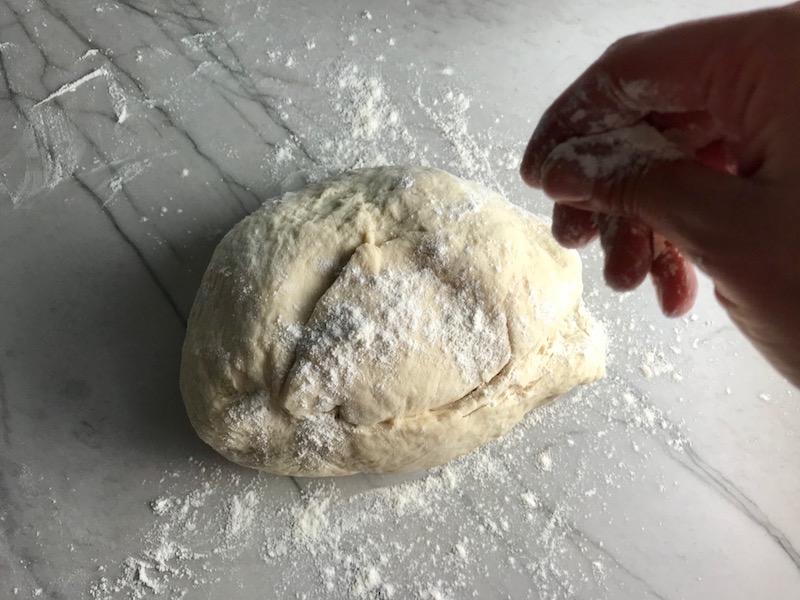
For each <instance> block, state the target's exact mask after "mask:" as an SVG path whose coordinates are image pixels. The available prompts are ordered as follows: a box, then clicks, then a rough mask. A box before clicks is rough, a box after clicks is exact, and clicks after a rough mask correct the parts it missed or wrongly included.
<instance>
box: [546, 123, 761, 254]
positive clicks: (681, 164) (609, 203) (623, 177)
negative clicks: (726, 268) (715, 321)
mask: <svg viewBox="0 0 800 600" xmlns="http://www.w3.org/2000/svg"><path fill="white" fill-rule="evenodd" d="M668 148H669V147H668ZM675 150H676V149H675V148H674V147H671V150H669V151H668V152H667V151H664V149H663V148H662V149H660V150H657V149H654V148H652V147H636V146H632V145H630V144H621V143H620V142H619V139H608V138H607V137H606V136H591V137H587V138H574V139H572V140H568V141H567V142H564V143H563V144H561V145H560V146H557V147H556V148H555V149H554V150H553V151H552V152H551V153H550V156H548V158H547V159H546V160H545V162H544V164H543V165H542V169H541V181H542V188H543V189H544V191H545V193H546V194H547V195H548V196H551V197H552V198H554V199H555V201H556V202H558V203H562V204H568V205H571V206H574V207H576V208H578V207H579V208H581V209H584V210H591V211H595V212H599V213H605V214H612V215H621V216H625V217H627V218H629V219H634V220H638V221H641V222H643V223H644V224H646V225H648V226H649V227H650V228H652V229H653V230H654V231H656V232H658V233H660V234H661V235H663V236H664V237H666V238H668V239H669V240H671V241H672V242H673V243H674V244H676V245H677V246H678V247H680V248H681V249H682V250H683V251H684V252H685V253H686V254H688V255H689V256H690V257H692V258H693V260H695V262H698V264H699V265H700V266H703V267H706V266H710V265H706V264H705V263H706V262H707V261H708V260H709V259H710V260H712V262H713V259H714V258H715V257H724V256H725V254H726V253H727V252H728V251H729V250H731V249H733V248H737V247H739V246H741V244H742V235H743V232H744V231H746V230H747V227H748V224H749V223H752V216H753V210H758V205H759V203H758V202H756V200H757V198H758V196H760V195H761V191H760V189H759V186H758V185H757V184H756V183H754V182H753V181H751V180H748V179H744V178H741V177H737V176H734V175H730V174H727V173H723V172H720V171H716V170H713V169H711V168H708V167H706V166H704V165H702V164H700V163H698V162H696V161H694V160H692V159H690V158H687V157H686V156H685V155H682V154H680V153H677V152H676V151H675Z"/></svg>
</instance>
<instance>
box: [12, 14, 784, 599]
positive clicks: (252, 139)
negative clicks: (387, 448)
mask: <svg viewBox="0 0 800 600" xmlns="http://www.w3.org/2000/svg"><path fill="white" fill-rule="evenodd" d="M754 6H755V3H754V2H745V1H741V2H739V1H734V2H721V1H717V0H701V1H699V2H692V3H690V2H675V3H667V4H666V5H665V3H663V2H654V1H647V2H633V1H627V0H626V1H625V2H617V3H613V2H608V1H603V2H595V1H588V0H564V1H563V2H558V3H553V2H543V1H539V2H530V1H521V0H520V1H513V0H496V1H494V2H481V1H478V0H447V1H440V2H425V1H417V0H409V1H408V2H393V3H389V2H384V3H378V2H368V1H366V0H354V1H352V2H347V3H344V2H333V1H322V2H315V1H313V0H294V1H291V2H290V1H288V0H272V1H271V2H270V1H259V0H112V1H101V2H88V1H74V0H0V72H2V79H0V132H2V138H0V139H2V141H3V143H2V147H0V598H4V599H5V598H16V597H19V598H32V597H41V598H69V599H72V598H92V599H93V600H98V599H101V598H148V597H165V598H179V597H185V598H200V599H205V598H209V599H210V598H242V599H250V598H272V597H292V598H351V597H353V598H357V597H364V598H392V597H393V598H434V599H444V598H470V597H477V598H507V597H508V598H669V599H673V598H674V599H678V598H703V599H705V598H728V599H734V598H758V597H769V598H776V599H777V598H797V597H800V503H799V502H798V501H797V498H798V494H799V493H800V438H798V433H799V432H800V398H798V393H797V391H793V390H792V388H791V386H790V385H789V384H788V383H787V382H786V381H784V380H783V379H781V378H780V377H779V376H777V375H776V374H774V373H773V372H772V371H771V369H770V368H769V367H768V366H767V365H766V364H765V363H764V361H763V360H762V359H761V358H760V357H759V356H758V355H757V354H756V353H755V352H754V351H753V350H752V349H751V348H750V347H749V346H748V345H747V343H746V342H745V341H744V340H743V338H742V337H741V335H740V334H739V333H738V332H737V331H736V330H735V329H734V328H733V327H732V326H731V324H730V323H729V321H728V320H727V318H726V317H725V315H724V314H723V312H722V311H721V310H720V309H719V308H718V307H717V306H716V304H715V303H714V301H713V297H712V293H711V290H710V287H709V285H708V284H707V282H702V286H701V288H702V289H701V295H700V300H699V302H698V305H697V307H696V309H695V311H694V312H693V313H692V314H691V315H690V316H689V317H687V318H684V319H680V320H677V321H667V320H665V319H664V318H662V317H661V316H660V315H659V314H658V311H657V308H656V306H655V301H654V299H653V298H652V294H651V291H650V290H649V289H643V290H641V291H638V292H636V293H634V294H629V295H625V296H617V295H615V294H613V293H611V292H609V291H608V290H606V289H605V288H604V286H603V285H602V281H601V278H600V276H599V273H600V270H599V257H598V252H597V249H596V248H594V249H590V250H587V251H586V252H584V258H585V268H586V274H585V278H586V287H587V301H588V303H589V305H590V307H591V308H592V310H593V311H594V312H595V313H596V314H597V315H599V316H600V317H601V318H602V319H603V320H604V321H605V322H606V323H607V324H608V328H609V331H610V332H611V336H612V343H611V356H610V363H609V369H608V376H607V377H606V378H605V379H604V380H603V381H601V382H599V383H597V384H595V385H593V386H591V387H588V388H586V389H583V390H580V391H578V392H575V393H573V394H571V395H569V396H567V397H565V398H562V399H560V400H559V401H558V402H556V403H554V404H553V405H551V406H550V407H549V408H547V409H546V410H544V411H541V412H539V413H537V414H535V415H533V416H532V417H531V418H529V419H528V420H527V421H526V422H525V423H524V424H523V425H521V426H520V427H518V428H517V429H516V430H514V432H513V433H512V434H511V435H510V436H509V437H508V438H506V439H504V440H503V441H500V442H498V443H495V444H492V445H490V446H489V447H487V448H485V449H483V450H481V451H479V452H476V453H474V454H472V455H470V456H468V457H466V458H464V459H462V460H460V461H457V462H456V463H455V464H453V465H449V466H447V467H444V468H440V469H437V470H434V471H432V472H430V473H417V474H412V475H408V476H403V477H398V476H384V477H377V476H359V477H349V478H342V479H335V480H329V481H319V480H316V481H315V480H302V479H297V480H293V479H289V478H279V477H271V476H268V475H261V474H257V473H255V472H251V471H248V470H246V469H243V468H239V467H237V466H235V465H232V464H230V463H227V462H226V461H225V460H224V459H222V458H220V457H218V456H217V455H216V454H215V453H214V452H213V451H212V450H211V449H209V448H208V447H206V446H205V445H204V444H203V443H202V442H201V441H200V440H199V439H198V438H197V437H196V436H195V435H194V433H193V431H192V429H191V427H190V425H189V423H188V420H187V418H186V416H185V413H184V410H183V406H182V403H181V399H180V395H179V391H178V386H177V379H178V367H179V358H180V348H181V343H182V340H183V336H184V331H185V329H184V328H185V323H186V317H187V314H188V311H189V309H190V307H191V303H192V300H193V296H194V293H195V291H196V289H197V286H198V283H199V278H200V276H201V275H202V272H203V269H204V268H205V265H206V264H207V262H208V259H209V257H210V254H211V252H212V250H213V248H214V246H215V244H216V243H217V242H218V241H219V239H220V238H221V236H222V235H223V234H224V233H225V231H227V229H228V228H229V227H230V226H231V225H232V224H233V223H235V222H236V221H238V220H239V219H241V218H242V217H243V216H244V215H246V214H248V213H249V212H251V211H253V210H254V209H255V208H256V207H258V206H259V204H260V203H261V202H262V201H263V200H264V199H266V198H268V197H271V196H274V195H275V194H277V193H280V192H281V191H284V190H290V189H294V188H297V187H299V186H301V185H303V184H304V183H305V182H307V181H309V180H316V179H320V178H322V177H324V176H325V175H327V174H330V173H335V172H338V171H340V170H342V169H345V168H350V167H354V166H360V165H370V164H380V163H420V164H430V165H433V166H437V167H441V168H444V169H447V170H450V171H452V172H454V173H456V174H459V175H463V176H466V177H470V178H473V179H478V180H480V181H483V182H484V183H486V184H487V185H490V186H492V187H494V188H497V189H500V190H502V191H504V192H505V193H506V194H507V195H508V196H509V197H510V198H511V199H512V200H513V201H514V202H517V203H519V204H522V205H525V206H527V207H528V208H530V209H532V210H534V211H536V212H540V213H543V214H544V213H547V211H548V207H549V203H548V201H547V200H546V199H544V198H543V197H542V196H541V195H540V194H539V193H538V192H533V191H531V190H528V189H526V188H525V187H524V186H523V185H522V184H521V183H520V182H519V181H518V178H517V175H516V167H517V163H518V159H519V157H520V155H521V151H522V149H523V148H524V144H525V142H526V141H527V137H528V136H529V134H530V132H531V130H532V128H533V126H534V125H535V122H536V120H537V117H538V116H539V115H540V114H541V112H542V110H543V109H544V108H545V107H546V106H547V104H548V103H549V101H551V100H552V98H553V97H554V96H555V95H556V94H557V93H558V92H559V90H560V89H562V88H563V87H564V86H565V85H566V84H567V83H569V82H570V81H571V80H572V79H573V78H574V77H575V76H576V75H577V74H578V73H579V72H580V71H581V70H582V69H583V68H584V67H585V66H586V65H587V64H588V63H589V62H590V61H591V60H592V59H593V58H594V57H595V56H596V55H597V54H599V53H600V52H601V51H602V50H603V49H604V48H605V47H606V45H607V44H609V43H610V42H612V41H613V40H614V39H616V38H617V37H619V36H621V35H623V34H626V33H631V32H634V31H638V30H642V29H647V28H652V27H657V26H661V25H664V24H666V23H669V22H675V21H679V20H684V19H689V18H694V17H699V16H703V15H710V14H715V13H718V12H721V11H729V10H737V9H744V8H748V7H754ZM644 287H645V288H646V287H647V286H644Z"/></svg>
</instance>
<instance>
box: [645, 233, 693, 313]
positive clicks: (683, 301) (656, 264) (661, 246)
mask: <svg viewBox="0 0 800 600" xmlns="http://www.w3.org/2000/svg"><path fill="white" fill-rule="evenodd" d="M653 247H654V256H653V266H652V268H651V270H650V274H651V276H652V279H653V284H654V285H655V288H656V296H657V297H658V303H659V305H660V306H661V311H662V312H663V313H664V314H665V315H667V316H668V317H680V316H681V315H684V314H686V313H687V312H688V311H689V309H690V308H692V305H693V304H694V301H695V298H696V297H697V275H696V274H695V271H694V267H692V265H691V263H689V261H688V260H687V259H686V257H684V256H683V254H681V252H680V250H678V249H677V248H676V247H675V246H674V245H673V244H672V243H671V242H670V241H669V240H667V239H665V238H664V237H662V236H660V235H657V234H656V235H655V236H654V239H653Z"/></svg>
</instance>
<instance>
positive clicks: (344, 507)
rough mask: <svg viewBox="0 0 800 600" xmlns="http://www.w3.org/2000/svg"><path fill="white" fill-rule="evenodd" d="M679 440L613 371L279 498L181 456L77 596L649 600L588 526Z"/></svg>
mask: <svg viewBox="0 0 800 600" xmlns="http://www.w3.org/2000/svg"><path fill="white" fill-rule="evenodd" d="M620 433H622V434H623V435H620ZM619 439H626V440H628V442H627V443H629V444H631V445H632V447H633V449H634V453H633V454H631V453H630V452H628V451H627V450H629V449H628V448H620V447H619V445H618V444H619V442H618V441H614V440H619ZM685 445H686V440H685V437H684V432H683V427H682V426H681V425H680V424H679V423H676V422H675V421H674V420H673V419H672V418H671V417H670V415H669V414H666V413H664V412H663V411H661V410H660V409H659V408H657V407H656V406H654V405H653V404H651V403H650V402H649V401H648V400H647V398H646V397H645V396H643V395H641V394H640V393H639V392H637V391H636V390H634V389H630V388H628V387H627V386H626V384H625V383H624V380H623V379H621V378H618V377H614V376H612V377H610V378H609V379H608V380H606V381H603V382H601V383H599V384H596V385H595V386H593V387H591V388H587V389H584V390H581V391H579V392H578V393H573V394H572V395H571V396H570V397H568V398H565V399H563V400H562V401H560V402H559V403H555V404H552V405H548V406H547V407H545V408H544V409H542V410H540V411H538V412H534V413H532V414H530V415H529V416H528V417H527V418H526V419H525V420H524V421H523V422H522V424H521V425H520V426H518V427H517V428H516V429H514V430H513V431H512V432H511V433H510V434H509V435H508V436H507V437H506V438H503V439H501V440H498V441H496V442H493V443H491V444H489V445H488V446H485V447H483V448H481V449H479V450H477V451H476V452H474V453H473V454H470V455H467V456H465V457H462V458H460V459H457V460H455V461H453V462H451V463H449V464H447V465H445V466H442V467H438V468H436V469H433V470H431V471H429V472H427V473H422V474H419V473H418V474H412V475H402V476H400V475H395V476H386V475H360V476H353V477H348V478H344V479H337V480H305V481H303V480H298V489H297V493H296V494H295V496H294V498H293V499H286V497H285V495H281V494H276V493H274V491H273V488H274V487H275V485H276V483H277V480H276V478H274V477H272V476H269V475H265V474H260V473H253V472H248V471H244V470H236V471H232V469H231V467H229V466H227V465H224V464H219V463H216V464H208V463H207V462H204V461H199V460H190V461H189V463H186V464H183V465H178V466H176V467H175V469H176V471H175V472H173V473H167V474H165V477H164V479H163V480H162V482H163V493H162V495H160V496H159V497H157V498H153V499H152V502H151V505H150V506H151V510H152V514H153V519H154V522H153V526H152V527H151V528H150V529H149V530H148V531H145V532H144V533H143V534H142V538H141V545H142V550H141V552H140V553H138V554H136V555H132V556H130V557H129V558H128V559H127V560H126V561H125V562H124V563H123V564H121V565H117V566H114V565H104V566H103V567H102V576H100V577H98V579H97V580H96V581H95V582H94V584H93V585H92V588H91V595H92V598H93V599H94V600H111V599H118V598H119V599H121V598H129V597H133V598H149V597H160V598H183V597H192V595H193V594H194V593H202V594H203V595H204V597H206V596H207V597H221V596H222V595H224V593H225V592H226V591H227V590H232V589H235V586H236V574H237V572H238V571H239V570H240V569H247V571H248V572H250V573H251V574H252V573H261V575H260V576H259V577H257V580H261V581H262V582H263V584H264V585H265V586H267V585H269V586H273V587H272V588H271V589H272V590H273V592H274V594H275V595H276V596H277V597H296V598H305V599H309V600H311V599H314V598H320V597H326V598H367V599H376V600H377V599H386V598H419V599H456V598H467V597H477V598H480V597H487V594H494V595H495V596H496V595H497V590H496V589H495V587H496V577H497V575H498V573H501V574H502V576H503V580H508V581H516V582H517V583H518V584H519V586H521V588H518V589H527V590H528V593H527V596H526V597H531V598H541V599H549V598H553V599H557V598H570V597H597V598H613V597H618V595H619V594H621V593H623V594H625V595H626V596H628V597H644V596H647V595H648V594H649V595H652V596H653V597H659V595H660V594H659V591H658V590H657V589H653V588H651V587H650V586H649V584H647V583H645V582H644V581H643V580H642V579H641V578H640V577H638V576H637V575H636V573H635V572H634V570H633V567H629V566H627V565H626V564H625V563H624V561H623V560H622V559H621V558H619V551H620V548H619V547H615V546H614V545H613V544H608V543H604V542H600V541H598V540H597V539H596V537H595V535H594V533H593V530H594V529H595V528H596V527H597V526H598V523H603V522H605V521H606V520H607V519H609V518H611V517H610V516H608V515H606V513H605V510H604V507H605V506H606V502H607V501H609V500H610V499H611V497H612V496H613V495H615V494H616V493H620V492H624V490H626V489H629V488H630V486H631V485H633V484H634V483H637V482H642V481H647V480H652V477H653V474H652V473H648V472H647V469H648V463H649V461H650V460H651V459H652V458H653V456H654V454H655V455H658V454H660V453H661V452H664V451H666V452H668V453H669V454H670V455H671V456H672V457H673V460H676V461H684V460H686V457H685ZM590 456H591V457H592V467H591V468H590V467H589V460H588V459H589V457H590ZM631 456H633V457H634V459H633V460H632V459H631ZM598 457H599V458H600V460H599V461H598V460H597V458H598ZM172 480H174V481H181V482H183V483H181V484H180V485H178V484H173V483H170V481H172ZM672 485H673V482H669V481H661V482H660V483H659V487H660V490H661V493H664V494H666V493H668V489H669V488H670V487H671V486H672ZM412 573H413V577H409V574H412ZM239 593H240V594H241V596H240V597H242V598H250V597H254V598H255V597H257V596H256V595H255V591H254V590H251V589H247V590H240V591H239Z"/></svg>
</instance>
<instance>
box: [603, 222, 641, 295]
mask: <svg viewBox="0 0 800 600" xmlns="http://www.w3.org/2000/svg"><path fill="white" fill-rule="evenodd" d="M598 227H599V229H600V244H601V246H602V247H603V251H604V252H605V267H604V269H603V276H604V277H605V280H606V283H607V284H608V285H609V287H611V288H612V289H615V290H618V291H627V290H632V289H634V288H636V287H638V286H639V284H641V283H642V281H644V279H645V277H647V274H648V273H649V272H650V270H651V268H652V265H653V232H652V231H651V230H650V228H649V227H647V226H646V225H644V224H643V223H640V222H638V221H631V220H630V219H626V218H624V217H615V216H608V215H599V217H598Z"/></svg>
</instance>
